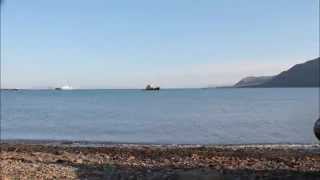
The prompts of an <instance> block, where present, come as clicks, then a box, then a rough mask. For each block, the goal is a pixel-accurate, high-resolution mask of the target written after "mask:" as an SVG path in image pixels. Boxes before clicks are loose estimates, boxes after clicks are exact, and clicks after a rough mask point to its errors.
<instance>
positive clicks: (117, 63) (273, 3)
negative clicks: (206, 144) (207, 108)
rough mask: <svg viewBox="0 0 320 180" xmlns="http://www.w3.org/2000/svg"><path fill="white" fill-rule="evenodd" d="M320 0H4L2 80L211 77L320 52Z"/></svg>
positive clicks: (234, 76)
mask: <svg viewBox="0 0 320 180" xmlns="http://www.w3.org/2000/svg"><path fill="white" fill-rule="evenodd" d="M318 15H319V1H318V0H261V1H260V0H157V1H153V0H90V1H89V0H87V1H85V0H54V1H53V0H50V1H48V0H5V1H4V3H3V6H2V9H1V43H2V44H1V45H2V47H1V48H2V49H1V50H2V54H1V56H2V62H1V63H2V64H1V65H2V67H1V75H2V82H1V83H2V87H6V88H15V87H17V88H45V87H55V86H62V85H65V84H69V85H71V86H73V87H76V88H141V87H144V86H145V85H146V84H147V83H154V84H157V85H160V86H161V87H204V86H208V85H227V84H233V83H235V82H236V81H238V80H239V79H241V78H243V77H245V76H251V75H273V74H277V73H278V72H280V71H282V70H285V69H286V68H289V67H290V66H292V65H294V64H296V63H301V62H304V61H307V60H309V59H313V58H315V57H317V56H318V55H319V54H318V49H319V46H318V40H319V33H318V31H319V17H318Z"/></svg>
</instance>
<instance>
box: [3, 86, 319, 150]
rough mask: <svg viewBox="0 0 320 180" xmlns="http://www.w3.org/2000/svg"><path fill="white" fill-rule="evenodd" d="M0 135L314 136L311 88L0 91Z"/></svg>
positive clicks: (190, 139)
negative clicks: (157, 90)
mask: <svg viewBox="0 0 320 180" xmlns="http://www.w3.org/2000/svg"><path fill="white" fill-rule="evenodd" d="M1 102H2V104H1V116H2V117H1V137H2V138H3V139H46V140H48V139H49V140H89V141H110V142H129V143H176V144H239V143H315V142H317V141H316V139H315V137H314V135H313V124H314V122H315V120H316V119H317V118H319V89H318V88H290V89H289V88H283V89H282V88H274V89H271V88H270V89H189V90H187V89H186V90H162V91H159V92H145V91H142V90H73V91H52V90H22V91H2V92H1Z"/></svg>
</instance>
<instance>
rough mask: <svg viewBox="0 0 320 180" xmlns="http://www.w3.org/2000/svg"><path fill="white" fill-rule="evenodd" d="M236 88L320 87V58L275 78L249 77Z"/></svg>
mask: <svg viewBox="0 0 320 180" xmlns="http://www.w3.org/2000/svg"><path fill="white" fill-rule="evenodd" d="M234 87H320V57H318V58H316V59H313V60H310V61H307V62H305V63H303V64H297V65H295V66H293V67H292V68H290V69H289V70H287V71H284V72H282V73H280V74H278V75H276V76H273V77H249V78H245V79H242V80H241V81H240V82H238V83H237V84H235V85H234Z"/></svg>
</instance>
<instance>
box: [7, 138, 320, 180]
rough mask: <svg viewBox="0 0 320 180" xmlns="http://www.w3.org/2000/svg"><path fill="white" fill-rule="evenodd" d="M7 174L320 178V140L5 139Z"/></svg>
mask: <svg viewBox="0 0 320 180" xmlns="http://www.w3.org/2000/svg"><path fill="white" fill-rule="evenodd" d="M1 169H2V172H1V174H2V175H3V178H4V179H14V178H18V179H34V178H36V179H112V180H113V179H172V180H175V179H176V180H180V179H186V180H188V179H234V178H238V179H250V178H253V179H256V178H267V179H274V178H281V179H301V178H309V179H319V178H320V145H318V144H248V145H245V144H244V145H241V144H240V145H175V144H174V145H170V144H166V145H164V144H118V143H108V142H105V143H101V142H99V143H97V142H96V143H90V142H72V141H39V140H2V141H1Z"/></svg>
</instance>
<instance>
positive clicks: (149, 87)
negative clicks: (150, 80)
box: [145, 84, 160, 91]
mask: <svg viewBox="0 0 320 180" xmlns="http://www.w3.org/2000/svg"><path fill="white" fill-rule="evenodd" d="M145 90H146V91H159V90H160V87H159V86H156V87H155V86H152V85H150V84H148V85H147V87H146V88H145Z"/></svg>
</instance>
